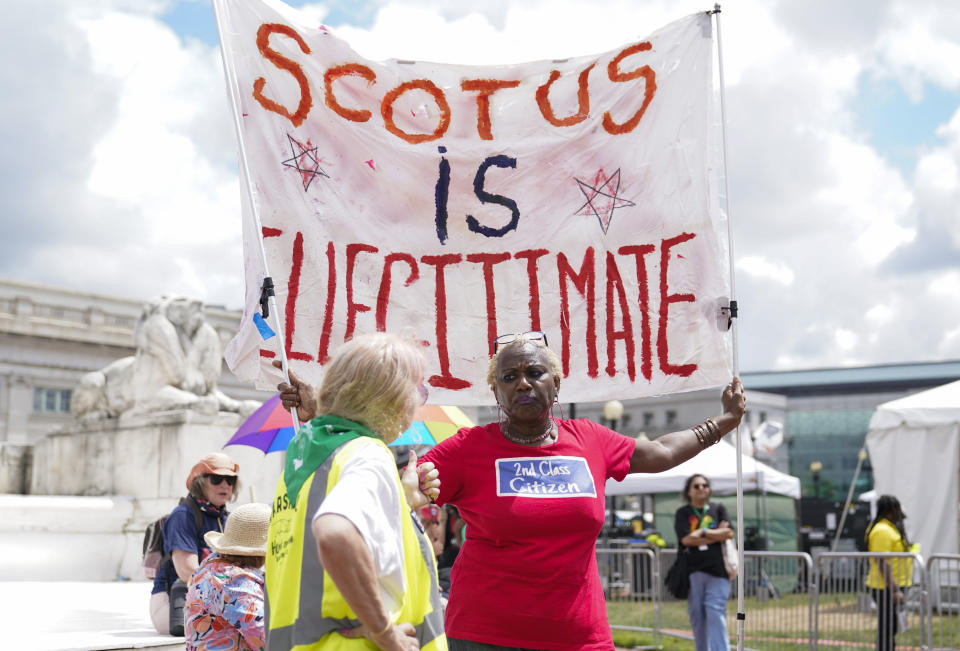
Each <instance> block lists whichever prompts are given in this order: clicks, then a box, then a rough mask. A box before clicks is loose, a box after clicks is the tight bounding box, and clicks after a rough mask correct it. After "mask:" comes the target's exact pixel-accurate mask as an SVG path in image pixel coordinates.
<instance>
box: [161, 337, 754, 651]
mask: <svg viewBox="0 0 960 651" xmlns="http://www.w3.org/2000/svg"><path fill="white" fill-rule="evenodd" d="M561 377H562V372H561V366H560V360H559V358H558V357H557V355H556V354H555V353H554V352H553V351H552V350H551V349H550V348H549V346H548V344H547V337H546V335H545V334H544V333H542V332H527V333H523V334H517V335H505V336H501V337H498V338H497V340H496V341H495V343H494V353H493V355H492V357H491V359H490V362H489V367H488V373H487V378H486V379H487V384H488V386H489V388H490V390H491V393H492V396H493V398H494V399H495V401H496V403H497V405H498V407H499V414H500V416H499V418H498V421H497V422H493V423H489V424H486V425H480V426H476V427H471V428H464V429H461V430H460V431H459V432H458V433H457V434H455V435H454V436H452V437H450V438H448V439H446V440H445V441H443V442H441V443H439V444H438V445H436V446H435V447H433V448H432V449H430V450H429V451H428V452H427V453H426V454H425V455H424V456H423V458H421V459H417V457H416V454H414V453H411V455H410V462H409V463H408V464H407V465H406V466H404V467H403V468H402V469H401V471H400V472H398V468H397V465H396V462H395V459H394V455H393V454H392V452H391V451H390V450H389V449H388V447H387V445H389V443H391V442H392V441H393V440H395V439H396V438H397V437H398V436H399V434H400V433H401V432H403V431H404V430H405V429H407V428H408V427H409V425H410V423H411V421H412V420H413V417H414V413H415V411H416V409H417V408H418V407H419V406H420V405H421V404H423V403H425V402H426V400H427V398H428V390H427V386H426V382H425V362H424V359H423V356H422V354H421V352H420V350H419V348H418V346H417V345H415V344H414V343H412V342H409V341H407V340H404V339H401V338H399V337H396V336H394V335H390V334H386V333H377V334H371V335H362V336H358V337H355V338H354V339H352V340H351V341H349V342H347V343H346V344H345V345H343V346H342V347H340V348H339V349H338V350H337V352H336V353H335V354H334V355H333V357H332V358H331V359H330V360H329V361H328V363H327V364H326V366H325V374H324V378H323V381H322V383H321V385H320V386H319V387H313V386H310V385H309V384H307V383H305V382H302V381H301V380H300V379H299V378H298V377H297V376H296V375H295V374H293V373H291V374H290V382H289V383H286V382H284V383H281V384H280V385H279V387H278V388H279V389H280V392H281V400H282V402H283V405H284V407H286V408H296V409H297V411H298V415H299V416H300V417H301V419H302V420H303V421H305V422H304V424H303V426H302V427H301V428H300V429H299V431H298V432H297V434H296V435H295V436H294V438H293V440H292V441H291V442H290V445H289V447H288V448H287V455H286V462H285V467H284V471H283V473H282V476H281V477H280V478H279V480H278V483H277V489H276V493H275V495H274V499H273V502H272V503H271V506H270V507H269V509H270V514H269V517H268V518H266V519H267V520H268V521H269V529H268V532H267V534H266V539H265V540H263V541H261V540H260V538H257V536H258V535H259V534H260V533H262V527H261V528H257V526H258V523H259V524H260V525H262V519H263V518H265V517H266V516H265V513H264V512H263V510H262V509H261V510H259V511H257V512H256V513H253V512H248V510H247V509H244V507H241V508H239V509H237V511H236V512H235V513H233V514H229V517H228V516H227V513H226V508H225V503H226V501H227V500H228V499H229V498H230V497H231V491H234V492H235V490H236V485H237V484H236V481H237V480H236V478H237V475H238V469H237V467H236V464H233V463H232V462H231V461H230V460H229V458H228V457H226V455H222V454H218V455H208V457H204V459H203V460H201V462H199V463H198V464H197V465H196V466H195V467H194V469H193V470H192V471H191V475H190V478H188V482H187V483H188V487H189V488H190V490H191V496H192V497H193V499H194V501H196V503H197V505H198V506H199V507H200V509H201V512H202V514H203V517H204V519H203V521H202V523H201V526H199V527H198V526H196V525H195V523H194V522H193V519H192V517H191V513H190V511H189V510H187V508H186V507H184V506H183V505H181V506H180V507H178V510H179V511H180V514H179V515H178V516H177V518H176V519H175V518H174V517H173V515H174V514H176V513H177V511H175V512H174V514H172V515H171V518H170V519H169V521H170V522H169V526H170V531H171V536H170V538H169V540H168V539H167V536H166V528H165V530H164V534H165V535H164V546H165V552H166V551H167V549H166V548H167V547H169V548H170V550H169V552H168V553H170V554H171V561H170V562H169V563H168V565H169V567H167V566H165V567H164V568H163V570H162V571H161V572H160V573H159V574H158V577H157V581H156V582H155V588H154V592H155V595H154V596H155V597H157V599H156V605H155V606H154V608H155V610H156V612H157V616H155V617H154V622H155V624H157V629H158V630H159V631H161V632H163V629H162V626H163V622H162V621H160V620H161V619H162V618H161V617H159V615H160V609H161V600H162V597H159V596H157V595H166V594H170V593H171V591H170V590H169V587H170V586H171V585H172V583H175V582H176V581H177V580H178V579H179V580H181V581H184V582H187V583H189V585H190V588H189V592H188V594H187V596H186V604H185V606H184V611H185V613H186V615H185V619H186V631H185V633H186V636H187V640H188V648H189V649H191V651H192V650H193V649H197V650H203V649H214V648H216V649H225V648H229V649H258V648H265V649H267V650H268V651H277V650H283V651H289V650H290V649H293V648H295V647H296V648H298V649H300V648H303V649H321V648H322V649H341V648H343V649H347V648H357V649H360V648H361V647H366V648H369V646H370V644H371V643H372V644H373V645H374V646H376V647H379V648H383V649H417V648H421V649H436V650H437V651H443V650H444V649H447V648H450V649H453V650H455V651H456V650H469V651H475V650H486V649H557V650H559V651H564V650H568V649H569V650H571V651H572V650H573V649H613V641H612V638H611V633H610V627H609V625H608V622H607V617H606V608H605V603H604V597H603V589H602V586H601V583H600V577H599V573H598V570H597V564H596V554H595V542H596V539H597V536H598V535H599V534H600V531H601V528H602V526H603V524H604V520H605V495H604V487H605V484H606V480H607V479H608V478H611V477H612V478H615V479H618V480H619V479H622V478H623V477H624V476H626V474H627V473H631V472H660V471H663V470H666V469H669V468H672V467H674V466H676V465H678V464H680V463H682V462H684V461H686V460H688V459H690V458H692V457H693V456H694V455H696V454H697V453H698V452H700V451H701V450H703V449H705V448H706V447H708V446H710V445H713V444H715V443H717V442H718V441H720V439H721V438H722V437H723V436H724V435H725V434H727V433H728V432H730V431H732V430H734V429H735V428H736V427H737V425H738V424H739V423H740V420H741V418H742V416H743V413H744V410H745V403H746V399H745V396H744V391H743V387H742V386H741V384H740V381H739V379H737V378H733V379H732V381H731V382H730V383H729V384H728V385H727V386H726V387H724V389H723V391H722V393H721V396H720V399H721V408H722V409H721V413H720V415H719V416H717V417H715V418H710V419H707V420H706V421H705V422H704V423H703V424H701V425H697V426H694V427H693V428H691V429H687V430H681V431H678V432H674V433H671V434H666V435H664V436H661V437H659V438H657V439H656V440H653V441H650V440H642V439H634V438H631V437H628V436H624V435H621V434H618V433H616V432H614V431H612V430H610V429H608V428H606V427H603V426H601V425H598V424H596V423H594V422H592V421H589V420H585V419H581V420H576V419H564V418H562V414H561V417H559V418H558V417H556V415H555V414H554V413H553V407H554V406H555V405H557V404H558V403H559V391H560V386H561ZM227 489H230V490H227ZM688 489H689V490H688V493H691V492H692V494H691V495H690V502H691V507H690V508H694V507H696V508H698V509H703V508H704V507H703V505H702V504H701V502H702V500H701V497H700V496H699V495H698V494H697V493H696V490H698V489H694V488H693V487H692V486H688ZM707 495H709V492H707ZM204 508H206V509H207V510H208V511H210V513H209V514H208V513H207V512H206V511H203V509H204ZM241 510H243V515H244V518H242V519H241V518H238V516H240V515H241ZM707 510H708V511H709V508H708V509H707ZM214 516H215V517H214ZM706 516H707V514H704V517H702V518H700V520H699V521H698V527H697V532H698V533H697V534H696V543H697V547H698V548H699V547H700V546H702V543H703V541H704V538H703V537H702V536H701V534H700V533H699V532H700V531H707V533H706V536H707V538H706V540H708V541H709V542H711V543H712V542H714V541H719V540H721V539H722V538H721V536H726V535H728V532H730V529H729V526H728V523H727V522H726V520H727V518H726V515H725V513H719V512H715V513H710V514H709V517H712V518H713V520H712V524H713V526H710V524H711V523H710V522H708V521H707V520H708V518H707V517H706ZM257 517H259V518H261V520H257ZM235 520H236V522H235ZM241 520H242V521H241ZM174 522H176V523H178V524H174ZM678 522H679V515H678ZM224 526H225V528H224ZM254 530H255V531H256V532H257V536H255V535H254ZM174 531H176V532H179V533H177V534H176V535H174ZM691 531H692V530H691ZM678 532H679V530H678ZM689 535H693V534H689ZM254 538H256V540H254ZM241 540H243V541H245V543H244V544H241V543H240V542H239V541H241ZM261 542H262V543H263V544H261ZM684 544H688V543H684ZM707 546H708V548H709V544H708V545H707ZM261 551H264V552H265V553H264V554H262V555H261V554H260V552H261ZM708 552H709V549H708ZM261 556H262V557H263V558H262V559H261ZM184 557H186V560H185V558H184ZM178 559H179V560H178ZM258 563H259V564H260V565H263V570H261V569H260V566H259V565H258ZM702 570H703V571H702V572H697V573H698V574H704V575H705V577H707V578H706V579H705V580H704V581H703V584H704V587H703V590H702V592H703V595H704V596H703V598H701V599H700V601H701V602H704V603H705V602H707V601H708V599H707V598H706V595H707V594H708V593H710V594H713V592H715V591H716V586H713V587H711V586H712V584H713V582H712V578H714V577H713V576H712V574H711V572H712V570H711V566H710V564H709V563H707V562H706V561H704V563H703V565H702ZM161 575H162V576H161ZM191 575H192V576H193V579H192V582H190V577H191ZM724 580H725V579H724ZM234 590H235V591H236V592H234ZM260 592H262V594H263V600H262V604H263V605H262V610H257V609H256V607H254V606H253V604H254V603H255V602H256V596H257V595H258V594H259V593H260ZM692 603H693V599H691V604H692ZM162 606H164V607H168V608H169V609H170V611H171V612H172V610H173V605H172V603H171V598H168V599H167V601H165V602H163V604H162ZM172 617H173V615H171V618H172ZM698 617H700V616H699V615H698ZM700 618H701V619H702V620H704V621H707V620H709V616H706V615H704V616H702V617H700ZM691 621H694V610H693V608H692V607H691ZM698 621H699V620H698ZM258 626H259V627H261V630H262V636H263V637H262V638H257V637H256V634H255V631H256V629H257V627H258ZM704 628H709V626H708V625H707V624H705V625H704ZM166 630H169V626H168V627H167V629H166ZM228 633H229V634H230V635H232V636H233V638H232V640H233V642H232V644H233V646H224V644H226V643H227V642H226V641H225V640H226V637H223V636H224V635H226V634H228ZM724 634H725V632H724ZM258 639H259V643H260V646H257V644H258ZM210 640H215V644H213V643H211V642H210Z"/></svg>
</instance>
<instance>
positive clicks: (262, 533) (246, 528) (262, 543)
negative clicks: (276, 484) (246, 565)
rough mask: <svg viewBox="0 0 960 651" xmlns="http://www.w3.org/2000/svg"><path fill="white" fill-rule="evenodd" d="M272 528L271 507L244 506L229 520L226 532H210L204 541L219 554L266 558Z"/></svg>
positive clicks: (231, 515) (258, 505)
mask: <svg viewBox="0 0 960 651" xmlns="http://www.w3.org/2000/svg"><path fill="white" fill-rule="evenodd" d="M269 528H270V506H269V505H267V504H256V503H254V504H244V505H243V506H239V507H237V508H236V510H234V511H233V512H232V513H231V514H230V516H229V517H228V518H227V526H226V527H225V528H224V532H223V533H220V532H219V531H208V532H207V533H206V534H205V535H204V536H203V539H204V540H206V541H207V544H208V545H209V546H210V549H212V550H213V551H215V552H217V553H218V554H233V555H234V556H266V555H267V531H268V530H269Z"/></svg>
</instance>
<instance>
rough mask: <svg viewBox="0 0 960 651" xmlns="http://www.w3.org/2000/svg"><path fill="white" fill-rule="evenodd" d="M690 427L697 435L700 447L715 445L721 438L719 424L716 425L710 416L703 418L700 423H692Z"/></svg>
mask: <svg viewBox="0 0 960 651" xmlns="http://www.w3.org/2000/svg"><path fill="white" fill-rule="evenodd" d="M691 429H693V433H694V435H695V436H696V437H697V442H698V443H699V444H700V447H702V448H706V447H709V446H711V445H715V444H717V443H719V442H720V439H722V438H723V435H722V434H721V433H720V426H719V425H717V422H716V421H715V420H713V419H712V418H708V419H707V420H705V421H704V422H703V424H702V425H694V426H693V427H692V428H691Z"/></svg>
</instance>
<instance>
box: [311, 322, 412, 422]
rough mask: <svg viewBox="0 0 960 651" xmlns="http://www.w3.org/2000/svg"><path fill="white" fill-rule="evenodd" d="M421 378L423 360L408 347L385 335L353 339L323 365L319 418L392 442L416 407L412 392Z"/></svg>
mask: <svg viewBox="0 0 960 651" xmlns="http://www.w3.org/2000/svg"><path fill="white" fill-rule="evenodd" d="M423 372H424V361H423V355H422V354H421V353H420V351H419V350H418V349H417V348H416V347H415V346H414V344H413V343H412V342H410V341H407V340H405V339H401V338H400V337H398V336H396V335H392V334H388V333H385V332H378V333H375V334H368V335H361V336H358V337H355V338H353V339H351V340H350V341H348V342H347V343H346V344H344V345H343V346H341V347H340V348H339V349H338V350H337V352H336V353H334V356H333V358H332V359H331V360H330V362H329V363H328V364H327V367H326V369H325V372H324V376H323V383H322V384H321V385H320V390H319V391H318V394H319V395H318V398H317V407H318V412H319V413H321V414H330V415H332V416H339V417H341V418H346V419H348V420H352V421H355V422H357V423H360V424H361V425H364V426H366V427H368V428H369V429H371V430H373V431H374V433H376V434H377V435H378V436H380V437H381V438H383V439H384V440H386V441H392V440H393V439H394V438H396V437H397V436H399V434H400V433H401V432H403V431H404V430H406V429H407V428H408V427H410V423H411V421H413V414H414V412H416V410H417V407H418V406H419V405H420V395H419V393H418V392H417V391H416V390H415V386H416V382H417V380H419V379H420V378H421V377H423Z"/></svg>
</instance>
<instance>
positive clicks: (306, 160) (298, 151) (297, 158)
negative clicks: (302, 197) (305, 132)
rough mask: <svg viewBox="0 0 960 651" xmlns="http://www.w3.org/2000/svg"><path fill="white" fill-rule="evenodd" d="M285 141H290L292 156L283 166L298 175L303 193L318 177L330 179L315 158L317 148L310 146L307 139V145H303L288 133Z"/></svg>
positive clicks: (318, 160)
mask: <svg viewBox="0 0 960 651" xmlns="http://www.w3.org/2000/svg"><path fill="white" fill-rule="evenodd" d="M287 140H289V141H290V153H291V154H293V156H292V157H291V158H288V159H287V160H285V161H283V166H284V167H290V168H293V169H295V170H297V172H298V173H299V174H300V180H301V181H303V191H304V192H306V191H307V188H309V187H310V184H311V183H313V180H314V179H315V178H317V177H318V176H324V177H326V178H328V179H329V178H330V176H329V175H328V174H327V173H326V172H324V171H323V168H321V167H320V159H319V158H317V148H316V147H311V146H310V145H311V142H310V140H309V139H308V140H307V144H306V145H304V144H303V143H302V142H300V141H299V140H297V139H296V138H294V137H293V136H291V135H290V134H289V133H288V134H287Z"/></svg>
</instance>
